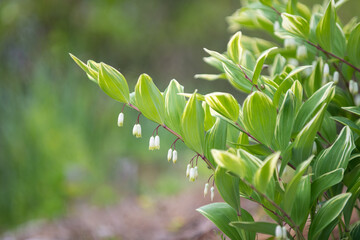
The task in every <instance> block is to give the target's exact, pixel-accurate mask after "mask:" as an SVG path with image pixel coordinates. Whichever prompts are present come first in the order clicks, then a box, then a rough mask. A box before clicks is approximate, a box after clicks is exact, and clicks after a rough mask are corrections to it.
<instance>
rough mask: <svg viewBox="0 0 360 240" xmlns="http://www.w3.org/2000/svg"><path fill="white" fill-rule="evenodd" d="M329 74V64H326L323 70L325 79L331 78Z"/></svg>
mask: <svg viewBox="0 0 360 240" xmlns="http://www.w3.org/2000/svg"><path fill="white" fill-rule="evenodd" d="M329 73H330V68H329V64H327V63H325V65H324V70H323V75H324V77H327V76H329Z"/></svg>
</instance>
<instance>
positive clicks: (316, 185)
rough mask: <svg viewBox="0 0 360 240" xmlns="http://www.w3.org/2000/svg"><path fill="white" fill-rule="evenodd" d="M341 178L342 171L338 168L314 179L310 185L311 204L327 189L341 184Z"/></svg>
mask: <svg viewBox="0 0 360 240" xmlns="http://www.w3.org/2000/svg"><path fill="white" fill-rule="evenodd" d="M343 176H344V169H343V168H338V169H335V170H333V171H331V172H327V173H325V174H323V175H321V176H319V177H318V178H316V179H315V180H314V181H313V183H312V184H311V202H312V203H313V202H315V200H316V199H317V198H318V197H319V196H320V194H322V193H323V192H324V191H326V190H327V189H329V188H330V187H331V186H334V185H335V184H338V183H339V182H341V180H342V179H343Z"/></svg>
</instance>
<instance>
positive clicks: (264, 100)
mask: <svg viewBox="0 0 360 240" xmlns="http://www.w3.org/2000/svg"><path fill="white" fill-rule="evenodd" d="M242 110H243V115H242V122H243V124H244V126H245V128H246V130H247V131H248V132H249V133H250V134H252V135H253V136H254V137H255V138H256V139H258V140H259V141H260V142H261V143H263V144H265V145H267V146H270V145H271V144H272V141H273V137H274V130H275V124H276V115H277V114H276V107H275V106H274V105H273V103H272V101H271V99H270V98H269V97H268V96H266V95H265V94H264V93H262V92H254V93H252V94H251V95H249V96H248V97H247V98H246V99H245V101H244V105H243V109H242Z"/></svg>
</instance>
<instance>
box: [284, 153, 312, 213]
mask: <svg viewBox="0 0 360 240" xmlns="http://www.w3.org/2000/svg"><path fill="white" fill-rule="evenodd" d="M313 158H314V156H310V157H309V158H308V159H307V160H306V161H304V162H302V163H301V164H300V165H299V166H298V167H297V168H296V171H295V175H294V177H293V178H292V179H291V181H290V182H289V183H288V185H287V186H286V189H285V195H284V200H283V209H284V210H285V211H286V212H291V210H292V208H293V206H294V201H295V198H296V192H297V189H298V186H299V184H300V180H301V178H302V176H303V175H304V173H305V171H306V169H307V168H308V167H309V165H310V163H311V161H312V160H313Z"/></svg>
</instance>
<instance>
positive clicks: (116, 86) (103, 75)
mask: <svg viewBox="0 0 360 240" xmlns="http://www.w3.org/2000/svg"><path fill="white" fill-rule="evenodd" d="M98 80H99V86H100V88H101V89H102V90H103V91H104V92H105V93H106V94H107V95H109V96H110V97H112V98H113V99H115V100H116V101H119V102H123V103H129V101H130V94H129V87H128V84H127V82H126V79H125V78H124V76H123V75H122V74H121V73H119V72H118V71H117V70H116V69H115V68H113V67H111V66H109V65H106V64H105V63H100V71H99V79H98Z"/></svg>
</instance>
